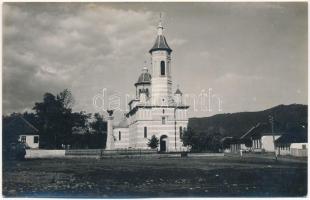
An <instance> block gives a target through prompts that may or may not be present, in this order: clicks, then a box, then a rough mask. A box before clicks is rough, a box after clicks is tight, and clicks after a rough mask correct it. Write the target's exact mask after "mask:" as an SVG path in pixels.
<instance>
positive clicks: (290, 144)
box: [275, 129, 308, 157]
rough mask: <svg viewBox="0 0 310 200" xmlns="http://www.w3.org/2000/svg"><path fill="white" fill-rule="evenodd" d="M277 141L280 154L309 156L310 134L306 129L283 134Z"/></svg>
mask: <svg viewBox="0 0 310 200" xmlns="http://www.w3.org/2000/svg"><path fill="white" fill-rule="evenodd" d="M275 143H276V148H277V154H278V155H291V156H296V157H307V156H308V154H307V152H308V136H307V130H306V129H304V130H303V131H301V132H300V131H297V132H296V131H291V132H289V133H286V134H283V135H282V136H281V137H280V138H278V139H277V140H276V142H275Z"/></svg>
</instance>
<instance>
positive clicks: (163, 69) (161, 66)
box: [160, 61, 166, 76]
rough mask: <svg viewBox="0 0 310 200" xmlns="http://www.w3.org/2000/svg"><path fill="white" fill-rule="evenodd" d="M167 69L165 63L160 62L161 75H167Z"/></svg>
mask: <svg viewBox="0 0 310 200" xmlns="http://www.w3.org/2000/svg"><path fill="white" fill-rule="evenodd" d="M165 74H166V69H165V61H160V75H163V76H164V75H165Z"/></svg>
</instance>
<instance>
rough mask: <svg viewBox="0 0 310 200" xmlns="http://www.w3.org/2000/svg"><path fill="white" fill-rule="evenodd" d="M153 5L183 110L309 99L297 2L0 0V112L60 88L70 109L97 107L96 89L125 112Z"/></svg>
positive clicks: (150, 37) (252, 107) (153, 21)
mask: <svg viewBox="0 0 310 200" xmlns="http://www.w3.org/2000/svg"><path fill="white" fill-rule="evenodd" d="M160 13H162V22H163V26H164V28H165V29H164V35H165V37H166V39H167V42H168V44H169V46H170V47H171V48H172V49H173V52H172V81H173V90H175V89H176V88H177V85H179V88H180V90H181V91H182V92H183V95H184V98H185V99H188V100H186V103H187V104H189V105H190V109H189V112H188V114H189V117H203V116H211V115H214V114H218V113H231V112H242V111H258V110H264V109H268V108H270V107H273V106H276V105H279V104H292V103H298V104H307V102H308V99H307V95H308V94H307V91H308V89H307V81H308V77H307V75H308V71H307V70H308V69H307V58H308V52H307V45H308V40H307V35H308V33H307V24H308V22H307V4H306V3H305V2H299V3H297V2H295V3H270V2H269V3H4V5H3V18H4V19H3V57H2V59H3V66H2V70H3V71H2V72H3V73H2V76H3V77H2V81H3V82H2V84H3V95H2V99H3V100H2V102H3V113H4V114H9V113H12V112H24V111H31V109H32V107H33V106H34V103H35V102H39V101H42V99H43V94H44V93H46V92H50V93H53V94H57V93H59V92H61V91H62V90H64V89H66V88H68V89H70V90H71V91H72V94H73V96H74V99H75V103H74V107H73V109H74V110H75V111H86V112H90V113H94V112H103V111H102V107H101V104H100V103H99V104H98V101H96V103H97V104H96V105H97V106H94V104H93V102H94V98H95V97H98V96H102V94H103V93H104V91H103V90H104V88H106V90H105V93H104V94H105V97H107V96H109V95H115V94H117V95H119V96H121V108H122V110H124V108H125V105H126V102H127V99H128V95H129V96H132V95H134V94H135V87H134V83H135V82H136V81H137V79H138V77H139V75H140V74H141V71H142V68H143V66H144V65H145V64H144V63H145V62H146V66H147V67H148V68H149V69H151V67H150V58H151V57H150V54H149V53H148V51H149V49H150V48H151V47H152V45H153V43H154V41H155V37H156V34H157V30H156V29H157V25H158V22H159V16H160ZM201 94H207V96H208V98H207V101H203V100H199V97H206V95H202V96H201ZM193 96H194V97H196V98H194V97H193ZM209 97H210V98H209ZM97 99H98V98H97ZM129 99H130V98H129ZM193 99H195V101H194V100H193ZM99 100H100V98H99ZM202 102H204V103H202ZM107 105H108V104H107V102H106V101H105V107H107ZM205 105H206V106H205ZM120 113H121V112H120Z"/></svg>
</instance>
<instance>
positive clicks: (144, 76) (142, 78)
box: [135, 67, 152, 85]
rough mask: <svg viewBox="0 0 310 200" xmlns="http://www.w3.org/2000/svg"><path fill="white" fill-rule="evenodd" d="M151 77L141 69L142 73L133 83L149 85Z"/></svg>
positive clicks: (145, 69)
mask: <svg viewBox="0 0 310 200" xmlns="http://www.w3.org/2000/svg"><path fill="white" fill-rule="evenodd" d="M151 79H152V75H151V74H150V73H149V72H148V71H147V68H146V67H144V68H143V72H142V73H141V75H140V76H139V78H138V81H137V82H136V83H135V85H139V84H151Z"/></svg>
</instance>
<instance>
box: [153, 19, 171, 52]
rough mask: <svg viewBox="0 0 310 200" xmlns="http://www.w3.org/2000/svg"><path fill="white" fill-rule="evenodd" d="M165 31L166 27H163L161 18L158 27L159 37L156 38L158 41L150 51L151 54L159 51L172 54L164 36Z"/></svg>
mask: <svg viewBox="0 0 310 200" xmlns="http://www.w3.org/2000/svg"><path fill="white" fill-rule="evenodd" d="M163 30H164V27H163V25H162V21H161V17H160V20H159V23H158V27H157V37H156V40H155V43H154V45H153V47H152V48H151V49H150V51H149V52H150V53H152V52H153V51H158V50H165V51H167V52H168V53H171V52H172V49H171V48H170V47H169V45H168V43H167V41H166V38H165V36H164V34H163Z"/></svg>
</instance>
